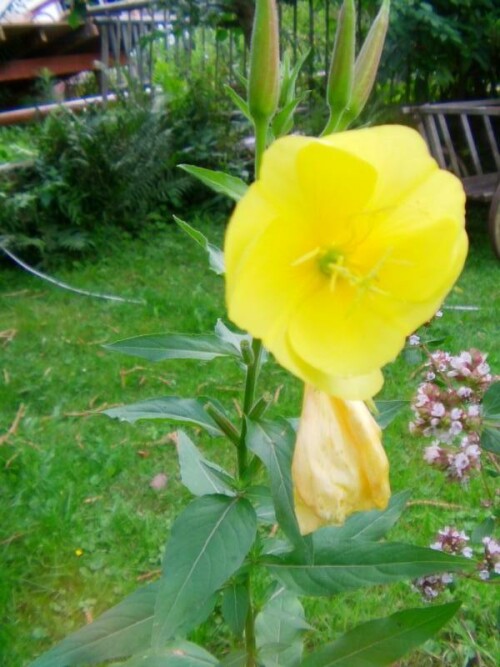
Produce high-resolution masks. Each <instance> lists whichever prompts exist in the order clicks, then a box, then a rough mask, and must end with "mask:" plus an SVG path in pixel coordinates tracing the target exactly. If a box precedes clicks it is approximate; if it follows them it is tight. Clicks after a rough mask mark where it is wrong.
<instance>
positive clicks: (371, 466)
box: [292, 385, 391, 534]
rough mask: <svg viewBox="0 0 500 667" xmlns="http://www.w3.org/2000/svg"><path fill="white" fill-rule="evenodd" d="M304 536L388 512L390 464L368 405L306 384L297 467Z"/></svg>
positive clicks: (299, 514) (296, 487)
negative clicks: (359, 515) (367, 513)
mask: <svg viewBox="0 0 500 667" xmlns="http://www.w3.org/2000/svg"><path fill="white" fill-rule="evenodd" d="M292 478H293V484H294V497H295V514H296V516H297V520H298V522H299V527H300V531H301V533H302V534H307V533H310V532H312V531H314V530H316V529H317V528H319V527H320V526H323V525H326V524H342V523H344V521H345V519H346V517H347V516H349V514H351V513H352V512H359V511H362V510H370V509H374V508H377V509H384V508H385V507H386V505H387V503H388V501H389V497H390V493H391V492H390V488H389V463H388V461H387V457H386V455H385V451H384V448H383V447H382V443H381V441H380V428H379V426H378V424H377V422H376V421H375V420H374V419H373V417H372V416H371V414H370V412H369V410H368V408H367V407H366V405H365V404H364V403H363V401H344V400H342V399H339V398H333V397H331V396H328V395H327V394H325V393H324V392H322V391H318V390H317V389H314V387H311V386H308V385H306V387H305V394H304V405H303V408H302V416H301V420H300V424H299V430H298V434H297V442H296V444H295V452H294V456H293V464H292Z"/></svg>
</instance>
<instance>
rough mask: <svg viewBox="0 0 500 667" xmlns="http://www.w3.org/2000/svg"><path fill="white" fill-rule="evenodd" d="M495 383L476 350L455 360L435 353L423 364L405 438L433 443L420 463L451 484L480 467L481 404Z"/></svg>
mask: <svg viewBox="0 0 500 667" xmlns="http://www.w3.org/2000/svg"><path fill="white" fill-rule="evenodd" d="M494 379H495V378H494V377H493V375H492V374H491V371H490V367H489V365H488V364H487V362H486V355H484V354H483V353H482V352H479V350H474V349H472V350H469V351H468V352H461V353H460V354H459V355H456V356H452V355H451V354H449V353H448V352H443V351H440V350H439V351H437V352H434V353H433V354H431V355H430V358H429V361H428V362H427V363H426V364H425V382H423V383H422V384H421V385H420V386H419V387H418V389H417V393H416V396H415V398H414V400H413V401H412V410H413V413H414V419H413V421H411V422H410V432H411V433H414V434H419V435H423V436H425V437H428V438H433V443H432V445H430V446H429V447H427V448H426V450H425V453H424V459H425V461H427V463H429V464H430V465H433V466H435V467H437V468H439V469H441V470H444V471H446V472H447V474H448V476H449V477H450V478H451V479H455V480H459V481H461V482H466V481H467V480H468V479H469V477H470V474H471V472H472V471H474V470H479V469H480V467H481V461H480V458H481V449H480V446H479V442H480V438H479V434H480V431H481V425H482V415H481V401H482V399H483V396H484V393H485V392H486V390H487V389H488V387H489V386H490V385H491V384H492V382H493V381H494Z"/></svg>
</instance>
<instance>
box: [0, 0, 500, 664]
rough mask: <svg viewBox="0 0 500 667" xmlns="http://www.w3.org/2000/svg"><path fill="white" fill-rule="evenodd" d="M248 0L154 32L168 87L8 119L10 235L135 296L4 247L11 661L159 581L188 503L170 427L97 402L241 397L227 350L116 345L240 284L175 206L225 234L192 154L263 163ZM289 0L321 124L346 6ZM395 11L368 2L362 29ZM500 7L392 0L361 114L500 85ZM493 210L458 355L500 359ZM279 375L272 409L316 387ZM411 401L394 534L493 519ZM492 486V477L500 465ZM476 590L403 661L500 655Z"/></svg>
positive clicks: (456, 307)
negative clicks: (434, 449) (165, 357)
mask: <svg viewBox="0 0 500 667" xmlns="http://www.w3.org/2000/svg"><path fill="white" fill-rule="evenodd" d="M170 4H171V5H175V7H173V8H172V9H176V10H177V14H176V16H178V17H179V20H180V19H181V18H182V20H183V21H184V19H185V17H188V16H191V15H192V14H193V12H195V9H196V7H195V5H196V3H193V2H187V1H186V2H179V3H170ZM202 4H203V3H202ZM241 5H242V3H238V2H229V1H228V2H221V3H218V4H217V5H215V6H211V7H210V9H211V13H210V15H209V16H208V17H205V18H206V23H203V22H201V23H200V25H199V26H196V25H193V28H192V31H186V30H184V29H183V28H179V27H177V28H176V30H177V39H175V38H174V41H173V42H172V41H171V40H170V41H169V40H166V39H165V34H164V32H162V30H161V29H160V30H159V31H158V33H157V34H155V33H153V34H152V35H150V36H149V38H148V39H147V40H145V41H144V42H143V44H142V45H141V46H142V47H143V48H147V49H148V52H149V53H151V55H152V69H151V74H152V80H151V82H150V84H151V85H148V86H146V87H144V86H142V85H140V83H141V82H140V81H137V80H136V78H135V77H134V76H133V74H134V72H133V71H130V70H129V69H127V68H125V69H119V70H109V71H107V72H106V76H107V81H108V86H109V90H110V91H112V92H113V93H114V94H115V95H116V100H115V101H114V102H108V104H107V105H106V106H105V107H104V108H102V109H101V108H96V109H92V110H88V111H87V112H85V113H84V114H81V115H74V114H72V113H70V112H67V111H60V112H57V113H55V114H53V115H51V116H50V117H48V118H47V119H45V120H44V121H43V122H41V123H37V124H30V125H24V126H15V127H6V128H1V129H0V159H1V160H3V161H4V162H5V163H11V162H25V164H24V166H23V168H21V169H19V170H15V171H14V172H10V171H9V172H8V173H7V175H5V176H2V177H0V239H1V241H2V244H4V245H5V247H7V248H8V249H11V250H12V251H14V252H15V253H16V254H17V255H19V256H20V257H22V258H23V259H24V260H25V261H27V262H28V263H30V264H31V265H33V266H36V267H37V268H39V269H41V270H43V271H46V272H48V273H50V274H51V275H56V276H57V278H58V279H60V280H62V281H64V282H66V283H69V284H71V285H74V286H77V287H79V288H82V289H87V290H90V291H93V292H106V293H111V294H116V295H119V296H121V297H123V298H124V299H129V300H135V301H139V303H130V302H127V301H125V302H116V301H108V300H102V299H97V298H90V297H83V296H79V295H76V294H72V293H70V292H66V291H62V290H58V289H57V288H55V287H52V286H51V285H49V284H47V283H45V282H43V281H40V280H38V279H36V278H35V277H33V276H31V275H29V274H28V273H26V272H24V271H22V270H21V269H20V268H19V267H18V266H16V265H15V264H13V263H12V262H11V261H10V260H9V259H8V258H7V257H3V258H2V259H1V260H0V262H1V263H0V336H1V337H0V355H1V356H0V358H1V364H0V372H1V377H0V434H2V435H0V468H1V477H2V483H1V486H0V494H1V503H0V507H1V509H0V514H1V523H0V525H1V526H2V534H1V536H0V567H1V569H2V581H1V583H0V609H1V612H0V613H1V614H2V626H1V629H0V655H1V656H5V658H4V659H5V661H6V662H5V664H6V665H9V667H20V666H21V665H25V664H26V663H27V661H28V660H29V659H33V658H34V657H35V656H36V655H38V654H39V653H40V652H42V651H43V650H44V649H46V648H48V647H49V646H50V645H51V644H52V643H54V641H55V640H57V639H59V638H61V637H63V636H65V635H66V634H67V633H68V632H70V631H71V630H73V629H75V628H77V627H79V626H81V625H82V624H83V623H85V622H88V621H90V620H92V619H93V618H95V617H96V616H97V615H98V614H99V613H101V612H102V611H104V610H105V609H107V608H109V607H110V606H111V605H112V604H114V603H115V602H117V601H118V600H120V599H121V598H122V597H123V596H124V594H126V593H128V592H130V591H131V590H133V589H135V588H136V587H137V585H138V582H147V581H152V580H154V579H155V578H156V577H157V576H158V573H159V567H160V563H161V556H162V548H163V544H164V537H165V533H166V531H167V530H168V528H169V525H170V522H171V520H172V519H173V517H174V515H175V514H176V513H177V512H178V510H179V508H181V507H182V506H183V505H184V504H185V502H186V500H187V497H188V496H187V492H186V491H185V490H184V489H183V487H182V486H181V485H180V483H179V475H178V468H177V462H176V455H175V439H174V437H173V432H174V427H173V426H168V425H165V424H164V423H157V424H152V423H148V424H146V425H144V424H139V425H135V426H134V425H124V424H119V423H117V422H114V421H110V420H107V419H106V418H105V417H103V416H101V415H99V414H98V413H99V412H100V411H101V410H103V409H104V408H106V407H110V406H113V405H117V404H122V403H131V402H135V401H138V400H141V399H143V398H144V399H145V398H149V397H151V396H155V395H164V394H166V395H173V394H178V393H179V394H182V395H185V396H197V395H200V394H201V395H203V394H205V393H206V394H210V393H211V392H212V393H216V395H217V396H219V397H220V400H221V401H223V402H224V404H225V405H226V406H227V408H228V409H229V410H230V411H233V413H234V414H236V413H237V411H238V409H239V406H238V404H237V393H236V390H235V386H236V384H237V382H236V380H237V378H236V373H235V370H234V369H233V368H232V367H231V366H230V365H229V364H228V363H226V362H225V361H224V360H219V361H215V362H211V364H212V365H211V366H210V367H205V368H201V369H198V370H195V369H194V368H193V366H191V365H188V363H187V362H179V361H176V362H170V363H165V364H161V365H154V366H150V365H147V364H145V363H142V362H140V361H139V362H138V361H134V360H133V359H132V360H128V359H123V358H120V357H119V356H115V355H113V354H111V353H110V352H108V351H105V350H104V349H103V347H102V346H103V345H105V344H106V343H110V342H112V341H113V340H116V339H119V338H126V337H128V336H132V335H139V334H146V333H155V332H161V331H180V332H199V333H205V332H209V331H212V330H213V327H214V325H215V323H216V320H217V317H218V316H219V314H220V312H221V311H222V310H223V307H224V306H223V283H222V281H221V280H220V278H218V277H216V276H214V275H213V274H211V273H209V272H208V271H207V268H206V265H205V255H204V252H203V250H202V249H201V248H199V247H198V246H197V245H195V244H193V242H192V240H191V239H189V238H188V237H186V236H185V235H184V234H183V232H182V231H181V230H180V229H179V228H178V227H177V226H175V225H174V224H173V223H172V214H174V213H176V214H182V217H183V218H184V219H187V220H189V221H190V223H192V224H193V226H195V227H196V228H198V229H200V230H201V231H202V232H203V233H204V234H205V235H206V236H207V237H208V238H209V239H210V241H212V242H214V243H217V244H220V243H221V241H222V237H223V233H224V223H225V220H226V219H227V216H228V214H229V212H230V207H229V206H228V204H227V203H226V202H225V201H224V200H223V199H222V197H219V196H217V195H213V194H211V193H210V192H209V191H208V190H205V189H204V188H203V187H202V186H201V185H199V184H196V183H195V182H194V179H191V178H190V177H189V176H188V175H187V174H186V173H185V172H183V171H181V170H180V169H178V167H177V165H179V164H181V163H185V162H189V163H191V164H197V165H198V166H203V167H207V168H218V169H225V170H227V171H230V172H231V173H233V174H235V175H238V176H241V177H243V178H244V179H245V180H250V179H251V177H252V148H251V145H249V142H248V141H247V139H248V137H249V136H250V134H251V130H250V126H249V124H248V123H247V121H246V120H245V118H244V117H243V116H242V114H240V113H238V111H235V110H234V105H233V104H232V100H231V93H229V92H228V90H227V88H225V87H224V83H229V84H230V86H231V88H232V89H233V90H235V91H237V92H239V93H240V94H242V93H243V86H242V83H241V80H240V77H241V76H243V75H244V73H245V71H244V68H245V64H246V56H245V53H246V49H245V34H246V32H245V31H246V29H247V28H246V25H247V23H246V21H248V18H245V16H246V15H245V14H243V13H242V11H241ZM280 6H281V15H282V26H283V27H282V30H283V31H284V32H285V39H284V44H285V45H286V46H287V47H288V53H289V57H290V61H291V62H292V63H293V62H295V61H296V59H298V58H299V57H300V56H301V55H302V56H305V55H306V53H307V51H308V49H310V51H309V56H308V57H307V59H306V61H305V63H304V67H303V73H302V75H301V78H300V80H299V90H300V91H301V92H302V93H303V99H302V102H301V106H300V108H299V111H298V113H297V115H296V128H297V130H299V131H301V132H305V133H309V134H314V133H317V132H318V131H319V130H320V129H321V127H322V126H323V125H324V122H325V111H324V106H323V104H322V103H321V100H322V99H323V97H324V86H325V75H324V72H325V69H326V68H325V59H326V55H325V54H327V53H328V52H329V49H330V48H331V40H332V38H333V34H334V30H335V21H336V16H337V12H338V8H339V3H337V2H333V1H332V2H313V1H312V0H309V1H308V2H306V1H304V2H297V3H296V4H295V3H293V2H291V3H287V2H282V3H280ZM377 7H378V3H376V2H372V1H369V0H364V1H361V0H359V2H358V8H359V10H360V11H359V17H360V21H359V25H358V31H359V34H360V35H361V36H362V35H363V34H366V30H367V26H368V25H369V23H370V21H371V19H372V18H373V16H374V14H375V12H376V10H377ZM498 14H499V10H498V9H497V8H496V6H495V3H494V2H488V1H487V0H481V1H480V2H452V1H448V2H445V1H444V0H443V1H438V0H436V1H433V2H428V3H426V2H403V1H402V0H401V1H399V2H398V1H395V2H393V9H392V16H391V26H390V29H389V38H388V43H387V46H386V49H385V52H384V56H383V61H382V66H381V71H380V76H379V80H378V84H377V88H376V90H375V94H374V96H373V98H372V99H371V102H370V104H369V106H368V107H367V109H366V110H365V112H364V114H363V117H362V118H361V119H360V121H359V124H361V125H363V124H366V123H373V122H377V123H379V122H382V121H383V122H392V121H401V118H402V116H401V106H402V105H403V104H409V103H410V104H413V103H418V102H424V101H445V100H452V99H468V98H470V99H477V98H478V97H488V96H492V97H493V96H495V95H497V90H496V88H495V84H496V82H497V81H498V72H497V70H496V69H495V67H497V65H498V63H497V61H496V60H495V52H496V53H497V52H498V45H499V16H498ZM202 18H203V16H200V21H201V19H202ZM182 25H183V26H185V23H182ZM189 25H191V23H189ZM203 26H204V30H205V41H203V39H202V32H201V31H202V28H203ZM174 32H175V31H174ZM53 84H54V81H53V80H52V77H51V76H50V75H49V74H48V73H47V74H46V75H44V76H43V77H41V78H40V79H39V80H37V81H36V82H35V85H34V86H33V88H32V89H31V90H30V91H28V93H27V94H26V97H25V98H24V99H23V100H21V103H23V104H26V105H30V104H33V103H40V102H49V101H52V100H53V95H54V92H53V91H54V86H53ZM71 90H72V94H73V95H75V94H76V95H86V94H91V93H98V92H99V82H98V81H96V79H95V78H94V77H84V78H80V79H78V80H75V81H73V82H71ZM2 95H4V96H5V97H4V103H5V105H8V104H9V102H10V100H11V99H12V98H11V95H12V91H9V90H7V89H6V90H4V91H3V90H2V89H0V100H1V99H2V97H1V96H2ZM4 108H5V107H4ZM405 122H406V121H405ZM486 216H487V209H486V207H485V206H481V205H474V206H470V207H469V209H468V227H469V233H470V238H471V252H470V256H469V259H468V262H467V266H466V270H465V271H464V274H463V276H462V278H461V280H460V282H459V283H458V285H457V286H456V287H455V289H454V290H453V292H452V294H451V295H450V297H449V299H448V300H447V302H446V304H445V308H444V311H443V312H444V314H443V317H442V318H440V319H439V320H435V321H434V322H433V323H432V325H431V329H430V333H431V334H432V336H434V337H436V338H444V339H445V340H444V341H443V343H442V345H443V347H445V348H446V349H447V350H449V351H450V352H453V353H458V352H460V351H461V350H464V349H468V348H471V347H476V348H479V349H481V350H483V351H484V352H487V353H489V362H490V365H491V366H492V369H493V371H494V372H495V371H496V372H498V369H499V367H500V350H499V346H498V324H497V322H498V308H499V291H500V288H499V282H500V281H499V279H498V278H499V273H498V262H497V261H496V260H495V258H494V257H493V253H492V251H491V249H490V247H489V244H488V241H487V238H486V231H485V220H486ZM409 361H410V362H411V359H410V360H408V358H407V359H405V358H402V359H400V360H399V361H398V362H396V363H395V364H392V365H391V366H390V367H389V368H388V369H387V372H386V377H387V381H386V385H385V388H384V392H383V396H382V397H383V398H401V399H403V400H409V399H410V398H411V397H412V395H413V394H414V392H415V389H416V386H417V384H418V381H419V379H418V376H417V370H418V364H417V365H412V364H411V363H409ZM263 381H264V383H265V384H266V386H267V387H268V388H269V389H270V390H271V391H272V395H273V401H274V403H273V406H272V407H271V414H272V411H273V410H275V411H278V410H279V412H281V413H284V414H285V415H286V416H289V417H295V416H297V414H298V413H299V409H300V385H299V383H298V382H296V381H295V380H293V379H291V378H290V377H289V376H288V374H286V373H285V372H284V371H283V370H282V369H280V368H279V367H277V366H276V365H274V363H270V364H268V365H266V367H265V369H264V378H263ZM409 419H410V411H409V409H406V410H405V411H403V412H402V413H401V414H400V415H399V416H398V417H397V419H396V420H395V421H394V422H393V424H391V426H390V427H389V429H388V431H387V432H386V437H385V441H386V442H387V449H388V454H389V458H390V461H391V466H392V473H391V479H392V485H393V489H394V491H395V492H397V491H399V490H404V489H410V491H411V501H410V506H409V508H408V509H407V511H406V512H405V514H404V515H403V518H402V520H401V521H400V522H399V523H398V525H397V526H396V527H395V528H394V529H393V531H392V533H391V536H392V537H394V538H395V539H397V538H398V537H399V536H401V537H403V536H404V537H405V539H406V540H409V541H412V542H413V543H416V544H421V545H427V544H428V543H429V542H430V541H431V540H432V538H433V536H434V534H435V532H436V530H437V529H438V528H440V527H442V526H444V525H449V524H455V523H459V524H460V526H462V527H464V528H465V529H467V528H468V527H469V526H468V525H467V522H468V521H469V520H470V515H471V512H470V508H474V511H475V512H476V518H479V519H481V518H486V517H487V516H488V515H489V509H490V502H491V500H490V499H489V498H488V497H487V496H485V494H484V490H483V488H484V487H483V485H482V483H481V481H480V480H477V479H476V480H472V482H471V483H470V486H468V487H467V488H465V489H464V488H463V487H461V486H460V485H458V484H453V483H451V482H449V481H447V480H446V479H445V477H444V476H443V475H441V474H440V473H438V472H436V471H434V470H432V469H430V468H429V467H428V466H426V465H425V463H424V462H423V459H422V453H423V442H421V441H419V439H418V438H415V437H411V436H410V435H409V433H408V421H409ZM194 432H195V431H194ZM196 439H197V442H201V443H202V446H203V447H204V448H205V450H206V451H207V452H212V451H213V449H214V448H217V447H220V445H219V444H218V443H217V441H216V440H210V439H208V438H206V436H202V435H201V434H199V433H196ZM223 456H224V455H223ZM490 485H491V493H493V494H494V493H495V487H494V480H493V481H492V482H490ZM446 595H447V594H445V596H444V597H446ZM460 597H461V599H462V600H463V603H464V604H463V607H462V610H461V612H460V614H459V616H458V617H457V619H456V620H454V621H453V622H452V623H451V624H450V625H449V626H447V629H446V631H445V632H444V633H442V635H441V638H440V639H439V640H433V641H432V642H428V644H426V645H425V646H424V648H423V649H422V650H421V651H419V652H416V653H415V654H414V655H412V656H411V657H410V658H408V659H407V660H405V661H403V662H402V663H401V665H412V666H413V665H414V666H417V665H419V666H424V665H450V666H452V665H453V666H455V665H459V664H460V665H462V664H463V665H474V664H479V665H486V666H490V665H491V666H493V665H494V664H495V662H496V658H497V656H498V651H499V647H498V641H497V639H496V627H497V626H496V624H497V619H496V610H495V600H494V590H493V587H491V588H489V589H486V590H485V588H484V587H483V588H481V589H479V588H478V587H477V586H476V585H475V584H474V583H473V582H462V583H461V584H460ZM418 604H419V595H418V594H417V593H416V592H415V591H413V590H412V589H411V587H410V586H409V585H408V584H400V585H397V586H391V587H390V588H382V587H378V588H375V589H371V590H370V591H369V592H368V593H364V594H363V596H360V595H359V594H358V595H357V594H352V595H349V596H343V597H342V598H339V599H336V600H333V601H331V600H330V601H320V602H318V601H314V602H313V603H311V602H310V603H309V609H310V610H311V612H312V614H313V616H314V619H315V625H316V627H317V628H318V631H317V633H314V634H312V635H311V637H310V638H309V640H308V641H310V643H311V644H312V645H315V644H320V643H322V642H323V641H324V640H325V638H327V637H330V636H331V634H332V629H333V630H334V631H336V632H337V631H339V632H340V631H343V630H345V629H347V628H349V627H352V626H353V625H355V624H357V623H358V622H361V621H362V620H367V619H369V618H373V617H376V616H380V615H381V613H382V612H384V611H385V610H387V609H391V610H394V611H395V610H397V609H399V608H403V607H404V606H417V605H418ZM195 641H197V642H199V643H205V644H208V645H209V646H211V647H212V648H213V649H214V650H224V649H225V648H226V647H227V646H229V645H230V643H231V638H230V636H229V635H228V632H227V629H226V628H225V626H224V624H223V623H222V620H220V623H218V624H217V623H216V624H213V623H212V624H211V625H206V626H204V627H202V628H201V629H200V630H198V631H197V635H196V637H195Z"/></svg>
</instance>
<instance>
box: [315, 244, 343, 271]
mask: <svg viewBox="0 0 500 667" xmlns="http://www.w3.org/2000/svg"><path fill="white" fill-rule="evenodd" d="M317 262H318V267H319V270H320V271H321V273H322V274H323V275H325V276H327V277H330V276H332V275H334V274H337V273H339V269H341V268H342V267H343V266H344V263H345V255H344V253H343V252H342V251H341V250H339V249H338V248H326V249H324V250H320V251H319V253H318V259H317ZM344 270H345V268H344Z"/></svg>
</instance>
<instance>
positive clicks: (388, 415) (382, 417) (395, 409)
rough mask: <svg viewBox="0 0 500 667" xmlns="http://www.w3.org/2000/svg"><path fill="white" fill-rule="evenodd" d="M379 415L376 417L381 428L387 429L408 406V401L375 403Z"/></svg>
mask: <svg viewBox="0 0 500 667" xmlns="http://www.w3.org/2000/svg"><path fill="white" fill-rule="evenodd" d="M375 405H376V406H377V409H378V415H375V419H376V420H377V423H378V425H379V426H380V428H386V427H387V426H389V424H390V423H391V422H392V420H393V419H395V417H397V416H398V414H399V413H400V412H401V410H402V409H403V408H404V407H405V406H406V405H408V401H375Z"/></svg>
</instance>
